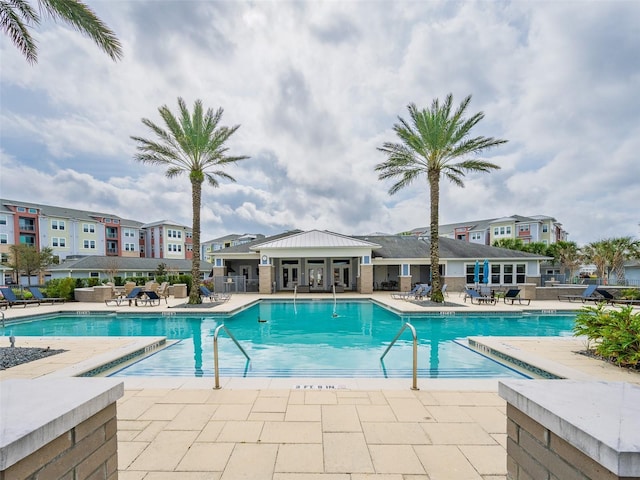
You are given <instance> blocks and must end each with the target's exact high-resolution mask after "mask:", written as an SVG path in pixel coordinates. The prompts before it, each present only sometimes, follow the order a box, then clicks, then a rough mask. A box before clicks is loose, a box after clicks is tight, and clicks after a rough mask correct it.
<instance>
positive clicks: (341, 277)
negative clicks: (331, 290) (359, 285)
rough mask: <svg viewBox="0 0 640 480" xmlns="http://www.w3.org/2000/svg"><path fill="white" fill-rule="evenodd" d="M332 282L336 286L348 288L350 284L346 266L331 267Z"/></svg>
mask: <svg viewBox="0 0 640 480" xmlns="http://www.w3.org/2000/svg"><path fill="white" fill-rule="evenodd" d="M333 284H334V285H335V286H337V287H345V288H349V287H350V286H351V281H350V279H349V267H348V266H346V265H345V266H338V267H333Z"/></svg>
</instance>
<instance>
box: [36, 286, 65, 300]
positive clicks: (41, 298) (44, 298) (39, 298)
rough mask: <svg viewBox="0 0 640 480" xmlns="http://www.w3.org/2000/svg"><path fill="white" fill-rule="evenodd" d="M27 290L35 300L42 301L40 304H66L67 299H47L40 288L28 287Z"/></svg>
mask: <svg viewBox="0 0 640 480" xmlns="http://www.w3.org/2000/svg"><path fill="white" fill-rule="evenodd" d="M27 290H29V291H30V292H31V295H33V298H35V299H37V300H40V303H57V302H60V303H64V302H65V299H64V298H62V297H45V296H44V295H43V294H42V292H41V291H40V289H39V288H38V287H27Z"/></svg>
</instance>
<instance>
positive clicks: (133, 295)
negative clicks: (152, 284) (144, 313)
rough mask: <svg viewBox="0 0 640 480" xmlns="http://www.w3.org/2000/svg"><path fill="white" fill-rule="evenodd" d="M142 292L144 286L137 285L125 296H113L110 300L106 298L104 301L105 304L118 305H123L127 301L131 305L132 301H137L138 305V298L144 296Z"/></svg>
mask: <svg viewBox="0 0 640 480" xmlns="http://www.w3.org/2000/svg"><path fill="white" fill-rule="evenodd" d="M142 293H143V292H142V288H140V287H136V288H134V289H133V290H131V291H130V292H129V293H128V294H127V295H126V296H125V297H119V298H111V299H109V300H105V301H104V303H105V305H108V306H116V307H119V306H121V305H122V304H123V303H125V302H127V303H128V304H129V306H131V302H135V304H136V305H137V304H138V303H137V300H138V298H140V297H141V296H142Z"/></svg>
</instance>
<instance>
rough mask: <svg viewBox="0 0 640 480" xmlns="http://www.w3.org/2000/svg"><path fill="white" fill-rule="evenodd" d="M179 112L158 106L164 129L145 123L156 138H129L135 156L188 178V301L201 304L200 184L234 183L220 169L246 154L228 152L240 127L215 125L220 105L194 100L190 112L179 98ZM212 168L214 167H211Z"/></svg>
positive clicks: (217, 121) (218, 120)
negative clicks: (190, 242) (190, 235)
mask: <svg viewBox="0 0 640 480" xmlns="http://www.w3.org/2000/svg"><path fill="white" fill-rule="evenodd" d="M178 107H179V110H180V111H179V115H178V117H176V116H175V115H174V114H173V113H172V112H171V110H169V107H167V106H166V105H163V106H162V107H160V108H159V109H158V111H159V112H160V116H161V117H162V120H164V123H165V125H166V127H167V130H165V129H163V128H162V127H160V126H158V125H156V124H155V123H153V122H152V121H151V120H149V119H146V118H143V119H142V123H144V124H145V125H146V126H147V127H149V129H151V131H152V132H153V133H154V134H155V135H156V137H158V141H153V140H146V139H144V138H141V137H131V138H132V139H133V140H134V141H136V142H138V146H137V147H136V148H137V150H138V153H137V154H136V155H135V157H134V158H135V159H136V160H137V161H139V162H142V163H147V164H152V165H160V166H162V167H167V171H166V176H167V177H169V178H173V177H177V176H178V175H181V174H183V173H186V174H188V175H189V180H190V181H191V203H192V206H193V262H192V266H191V277H192V283H191V293H190V294H189V303H192V304H196V303H201V299H200V291H199V290H200V206H201V195H202V184H203V183H204V181H205V180H207V182H208V183H209V185H211V186H212V187H217V186H219V182H218V178H221V179H225V180H229V181H232V182H235V179H234V178H233V177H232V176H231V175H229V174H227V173H225V172H224V171H222V170H220V167H224V166H226V165H229V164H233V163H235V162H238V161H240V160H244V159H246V158H249V157H244V156H242V157H231V156H228V155H227V150H228V148H227V147H225V142H226V141H227V140H228V139H229V137H231V135H233V134H234V133H235V131H236V130H237V129H238V128H240V125H236V126H234V127H224V126H218V123H219V122H220V119H221V117H222V112H223V110H222V108H219V109H218V110H217V111H216V112H214V111H213V110H212V109H211V108H209V109H207V111H206V113H205V112H204V111H203V106H202V101H201V100H196V101H195V103H194V106H193V112H189V110H188V108H187V106H186V104H185V103H184V100H183V99H182V98H178ZM212 169H213V170H212Z"/></svg>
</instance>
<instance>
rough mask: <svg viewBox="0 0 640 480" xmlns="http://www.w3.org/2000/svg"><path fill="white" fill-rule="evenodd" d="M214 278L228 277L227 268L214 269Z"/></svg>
mask: <svg viewBox="0 0 640 480" xmlns="http://www.w3.org/2000/svg"><path fill="white" fill-rule="evenodd" d="M213 276H214V277H226V276H227V267H213Z"/></svg>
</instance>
